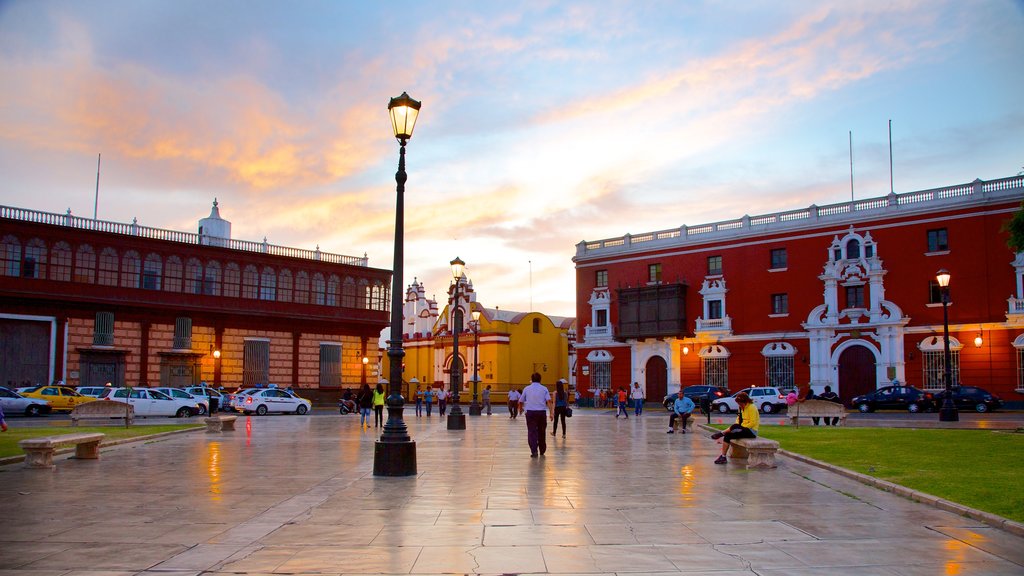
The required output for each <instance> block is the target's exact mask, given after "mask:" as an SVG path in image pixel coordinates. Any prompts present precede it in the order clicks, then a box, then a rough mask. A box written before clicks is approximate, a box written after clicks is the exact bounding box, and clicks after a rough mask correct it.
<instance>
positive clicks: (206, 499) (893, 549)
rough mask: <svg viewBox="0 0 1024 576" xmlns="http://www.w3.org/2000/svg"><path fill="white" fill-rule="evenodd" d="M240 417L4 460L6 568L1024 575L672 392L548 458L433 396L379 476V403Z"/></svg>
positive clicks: (952, 527) (1020, 553) (956, 531)
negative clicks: (710, 424) (685, 412)
mask: <svg viewBox="0 0 1024 576" xmlns="http://www.w3.org/2000/svg"><path fill="white" fill-rule="evenodd" d="M914 416H919V415H914ZM713 418H715V417H713ZM240 420H242V421H240V422H238V424H239V425H238V427H237V430H235V431H234V432H224V433H220V434H207V433H205V432H202V431H199V432H194V433H186V434H178V435H174V436H168V437H165V438H162V439H160V440H157V441H151V442H139V443H133V444H126V445H122V446H118V447H114V448H111V449H106V450H104V451H103V453H102V457H101V459H100V460H96V461H87V460H73V459H68V458H66V457H58V458H57V459H56V463H57V467H56V470H55V471H52V472H50V471H39V470H26V469H24V468H22V467H21V465H18V464H15V465H8V466H2V467H0V518H2V523H0V575H2V576H12V575H24V576H29V575H32V576H43V575H50V574H54V575H58V574H60V575H66V574H82V575H84V574H86V573H88V574H90V575H93V576H94V575H96V574H115V573H116V574H139V573H142V574H147V573H149V574H154V575H155V574H158V573H159V574H168V573H173V574H177V575H187V574H200V573H202V574H284V573H287V574H379V573H387V574H442V573H460V574H461V573H481V574H507V573H519V574H554V573H559V574H583V573H585V574H616V573H630V574H636V573H706V572H715V573H716V574H726V575H728V574H750V573H752V572H756V573H758V574H778V575H781V574H822V573H841V574H891V575H898V574H904V575H910V574H938V573H945V574H1021V573H1024V539H1022V538H1020V537H1016V536H1013V535H1011V534H1009V533H1007V532H1003V531H1000V530H998V529H995V528H992V527H989V526H986V525H984V524H981V523H980V522H977V521H973V520H970V519H966V518H963V517H960V516H957V515H955V514H952V513H948V512H943V511H940V510H937V509H935V508H933V507H930V506H927V505H924V504H919V503H915V502H912V501H910V500H906V499H903V498H900V497H897V496H894V495H891V494H889V493H886V492H882V491H880V490H877V489H874V488H870V487H866V486H864V485H862V484H859V483H857V482H854V481H853V480H850V479H847V478H844V477H841V476H839V475H836V474H833V473H830V472H828V471H826V470H822V469H819V468H815V467H811V466H807V465H804V464H802V463H799V462H796V461H793V460H790V459H786V458H780V463H779V467H778V468H776V469H773V470H747V469H746V468H744V467H742V466H739V465H736V464H733V463H730V464H729V465H726V466H715V465H714V464H712V461H713V460H714V458H715V455H716V453H717V445H716V444H715V443H714V441H712V440H710V439H709V438H708V437H707V436H708V435H707V434H706V433H702V432H700V430H699V429H698V431H697V433H692V434H686V435H683V434H666V433H665V432H666V430H667V424H668V419H667V417H666V416H665V415H664V414H663V413H661V412H660V411H657V410H649V411H647V412H646V413H645V414H644V416H642V417H640V418H635V417H631V418H630V419H629V420H624V419H615V418H613V417H612V416H611V413H605V412H600V413H599V412H594V411H592V410H577V411H576V412H575V415H574V417H573V418H572V419H570V420H569V422H568V424H569V427H568V435H567V437H566V438H561V436H560V435H559V436H558V437H549V439H548V452H547V454H546V456H544V457H542V458H534V459H531V458H530V457H529V448H528V447H527V445H526V430H525V423H524V422H523V421H522V420H510V419H509V418H508V417H507V414H504V415H503V414H500V413H496V414H494V415H493V416H490V417H488V416H481V417H468V418H467V429H466V430H462V431H449V430H447V427H446V425H445V420H444V419H443V418H437V417H436V416H435V417H433V418H426V417H421V418H416V417H415V416H413V417H410V418H408V419H407V423H408V426H409V432H410V434H411V435H412V437H413V439H414V440H415V441H416V442H417V449H416V452H417V455H418V461H417V469H418V471H419V473H418V474H417V475H416V476H412V477H407V478H377V477H374V476H373V475H372V470H373V451H374V441H375V440H376V439H377V437H378V435H379V432H380V430H379V429H378V430H374V429H373V428H370V429H368V430H363V429H361V428H360V426H359V421H358V417H355V416H352V415H345V416H342V415H337V414H334V415H326V414H318V415H314V416H264V417H258V416H252V417H240ZM851 420H852V418H851ZM243 421H244V422H243ZM998 421H1000V422H1006V421H1007V420H998Z"/></svg>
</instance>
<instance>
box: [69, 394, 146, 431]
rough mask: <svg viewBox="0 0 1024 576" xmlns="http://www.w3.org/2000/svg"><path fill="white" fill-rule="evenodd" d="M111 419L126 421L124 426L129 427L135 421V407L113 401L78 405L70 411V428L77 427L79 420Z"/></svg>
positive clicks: (97, 401)
mask: <svg viewBox="0 0 1024 576" xmlns="http://www.w3.org/2000/svg"><path fill="white" fill-rule="evenodd" d="M111 418H123V419H126V420H127V422H126V424H129V425H130V424H131V423H132V422H133V421H134V420H135V407H134V406H132V405H131V404H126V403H124V402H116V401H113V400H96V401H93V402H86V403H85V404H79V405H78V406H75V408H74V409H73V410H72V411H71V425H72V426H78V421H79V420H109V419H111Z"/></svg>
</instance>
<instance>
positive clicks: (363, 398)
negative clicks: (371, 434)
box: [359, 384, 373, 428]
mask: <svg viewBox="0 0 1024 576" xmlns="http://www.w3.org/2000/svg"><path fill="white" fill-rule="evenodd" d="M371 408H373V390H371V389H370V385H369V384H363V388H362V390H360V391H359V425H360V426H362V427H363V428H366V427H367V426H368V424H367V421H368V420H369V419H370V409H371Z"/></svg>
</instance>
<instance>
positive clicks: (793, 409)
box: [786, 399, 846, 428]
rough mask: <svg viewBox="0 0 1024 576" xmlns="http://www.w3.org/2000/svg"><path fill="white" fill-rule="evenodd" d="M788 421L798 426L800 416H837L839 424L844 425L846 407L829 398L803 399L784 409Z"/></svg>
mask: <svg viewBox="0 0 1024 576" xmlns="http://www.w3.org/2000/svg"><path fill="white" fill-rule="evenodd" d="M786 414H787V415H788V416H789V422H790V424H792V425H793V426H796V427H797V428H799V427H800V418H839V424H840V425H841V426H845V425H846V408H844V407H843V405H842V404H839V403H838V402H831V401H829V400H813V399H812V400H804V401H803V402H797V403H796V404H794V405H792V406H790V407H789V408H788V409H787V410H786Z"/></svg>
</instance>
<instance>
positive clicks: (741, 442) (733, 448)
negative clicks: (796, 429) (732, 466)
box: [729, 438, 779, 468]
mask: <svg viewBox="0 0 1024 576" xmlns="http://www.w3.org/2000/svg"><path fill="white" fill-rule="evenodd" d="M729 446H730V448H729V456H730V457H731V458H733V459H736V460H740V459H744V458H745V459H746V460H747V468H775V467H776V465H775V453H776V452H778V451H779V443H778V442H776V441H775V440H768V439H767V438H740V439H738V440H732V441H730V442H729Z"/></svg>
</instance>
